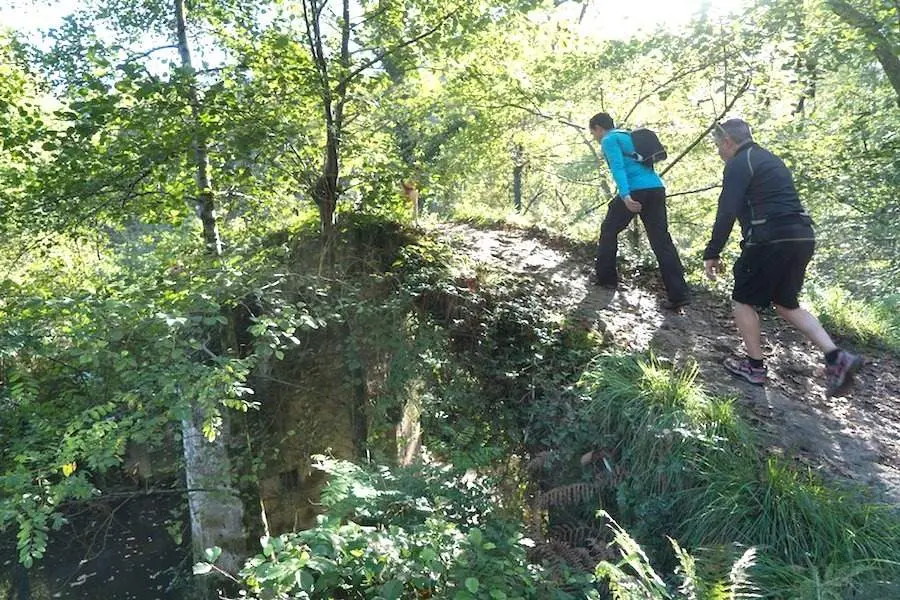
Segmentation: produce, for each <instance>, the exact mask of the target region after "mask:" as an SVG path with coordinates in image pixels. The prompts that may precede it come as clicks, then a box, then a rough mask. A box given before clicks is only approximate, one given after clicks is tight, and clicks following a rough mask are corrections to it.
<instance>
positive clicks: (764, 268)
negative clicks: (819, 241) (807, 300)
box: [731, 240, 816, 308]
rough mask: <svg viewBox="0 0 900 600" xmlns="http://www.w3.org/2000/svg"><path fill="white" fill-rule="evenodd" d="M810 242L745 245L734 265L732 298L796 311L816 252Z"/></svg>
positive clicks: (812, 242)
mask: <svg viewBox="0 0 900 600" xmlns="http://www.w3.org/2000/svg"><path fill="white" fill-rule="evenodd" d="M815 247H816V243H815V242H814V241H813V240H786V241H781V242H771V243H768V244H758V245H747V246H745V247H744V249H743V252H741V256H740V258H738V260H737V262H736V263H734V291H733V292H732V293H731V298H732V300H734V301H735V302H740V303H741V304H749V305H751V306H760V307H767V306H769V304H772V303H774V304H777V305H779V306H783V307H785V308H798V307H799V306H800V303H799V301H798V300H797V298H798V296H799V295H800V288H802V287H803V278H804V277H805V276H806V265H808V264H809V261H810V259H811V258H812V255H813V250H815Z"/></svg>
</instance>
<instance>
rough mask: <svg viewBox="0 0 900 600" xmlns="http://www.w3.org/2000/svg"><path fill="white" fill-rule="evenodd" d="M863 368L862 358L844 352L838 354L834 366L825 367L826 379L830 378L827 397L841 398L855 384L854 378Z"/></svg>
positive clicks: (826, 390)
mask: <svg viewBox="0 0 900 600" xmlns="http://www.w3.org/2000/svg"><path fill="white" fill-rule="evenodd" d="M862 366H863V359H862V357H861V356H857V355H856V354H851V353H849V352H846V351H844V350H841V351H840V352H838V357H837V360H835V361H834V363H833V364H830V365H825V377H827V378H828V386H827V387H826V389H825V395H826V396H840V395H841V394H843V393H844V392H846V391H847V390H848V389H849V388H850V386H851V385H852V384H853V376H854V375H856V373H857V372H859V370H860V369H861V368H862Z"/></svg>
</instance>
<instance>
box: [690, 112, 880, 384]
mask: <svg viewBox="0 0 900 600" xmlns="http://www.w3.org/2000/svg"><path fill="white" fill-rule="evenodd" d="M713 139H714V140H715V142H716V147H717V149H718V151H719V156H720V157H721V158H722V160H724V161H725V173H724V175H723V178H722V193H721V194H720V196H719V207H718V211H717V212H716V222H715V225H713V231H712V238H711V239H710V241H709V244H707V246H706V250H705V251H704V253H703V265H704V267H705V269H706V275H707V277H709V278H710V279H715V277H716V275H717V274H718V273H719V272H720V271H721V262H720V260H719V255H720V253H721V251H722V248H723V247H724V246H725V243H726V242H727V241H728V237H729V235H731V229H732V227H733V226H734V221H735V219H737V220H738V222H739V223H740V225H741V231H742V233H743V236H744V239H743V241H742V242H741V256H740V258H738V260H737V262H736V263H735V264H734V291H733V292H732V295H731V298H732V300H733V301H734V320H735V322H736V323H737V327H738V330H739V331H740V333H741V337H742V338H743V340H744V347H745V349H746V351H747V357H746V358H744V359H741V360H738V359H734V358H728V359H726V360H725V363H724V366H725V368H726V369H727V370H728V371H729V372H731V373H732V374H734V375H737V376H738V377H742V378H744V379H746V380H747V381H749V382H750V383H753V384H757V385H763V384H764V383H765V382H766V366H765V364H764V363H763V354H762V343H761V339H760V327H759V316H758V315H757V313H756V309H755V307H766V306H768V305H769V304H774V305H775V311H776V312H777V313H778V315H779V316H781V317H782V318H783V319H784V320H786V321H787V322H789V323H791V324H792V325H793V326H794V327H796V328H797V329H799V330H800V331H801V332H802V333H803V334H804V335H805V336H806V337H807V338H808V339H809V340H810V341H811V342H813V343H814V344H815V345H816V346H818V347H819V348H820V349H821V350H822V352H824V353H825V363H826V369H825V371H826V374H827V376H828V383H827V388H826V393H827V394H828V395H829V396H835V395H840V394H841V393H842V392H844V391H845V390H846V389H847V388H848V387H849V386H850V384H851V383H852V380H853V376H854V374H855V373H856V372H857V371H859V369H860V367H862V359H861V358H860V357H859V356H856V355H854V354H851V353H849V352H847V351H845V350H841V349H840V348H838V347H837V346H836V345H835V344H834V342H833V341H832V340H831V337H830V336H829V335H828V333H826V332H825V329H823V327H822V325H821V323H819V321H818V319H816V317H814V316H813V315H812V314H811V313H809V312H808V311H807V310H805V309H803V308H801V307H800V304H799V302H798V296H799V294H800V289H801V287H802V286H803V279H804V277H805V275H806V265H807V264H808V263H809V261H810V259H811V258H812V255H813V250H814V248H815V244H816V242H815V234H814V232H813V228H812V219H810V218H809V215H808V214H807V213H806V210H805V209H804V208H803V205H802V204H801V203H800V198H799V196H798V195H797V190H796V188H795V187H794V180H793V177H792V175H791V172H790V170H789V169H788V168H787V167H786V166H785V164H784V163H783V162H782V161H781V159H780V158H778V157H777V156H775V155H774V154H772V153H771V152H769V151H768V150H766V149H764V148H762V147H760V146H759V144H757V143H756V142H754V141H753V138H752V136H751V133H750V126H749V125H747V123H746V122H744V121H742V120H741V119H730V120H728V121H725V122H724V123H722V124H720V125H717V126H716V128H715V130H714V131H713Z"/></svg>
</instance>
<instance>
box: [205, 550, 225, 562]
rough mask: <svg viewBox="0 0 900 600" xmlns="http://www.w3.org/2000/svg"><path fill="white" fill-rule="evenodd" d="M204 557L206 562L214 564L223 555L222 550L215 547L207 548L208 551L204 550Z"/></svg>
mask: <svg viewBox="0 0 900 600" xmlns="http://www.w3.org/2000/svg"><path fill="white" fill-rule="evenodd" d="M203 555H204V556H205V557H206V560H208V561H209V562H211V563H214V562H216V560H217V559H218V558H219V556H221V555H222V549H221V548H219V547H218V546H213V547H212V548H207V549H206V550H204V551H203Z"/></svg>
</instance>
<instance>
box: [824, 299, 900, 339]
mask: <svg viewBox="0 0 900 600" xmlns="http://www.w3.org/2000/svg"><path fill="white" fill-rule="evenodd" d="M809 297H810V300H811V301H812V304H813V310H814V311H815V312H816V313H817V314H818V316H819V319H820V320H821V321H822V324H823V325H824V326H825V328H826V329H828V330H829V331H832V332H834V333H836V334H837V335H839V336H842V337H845V338H847V339H849V340H852V341H854V342H856V343H859V344H865V345H869V346H876V347H882V348H886V349H889V350H892V351H893V352H900V316H898V311H897V308H896V307H894V308H893V310H892V309H891V307H889V306H887V305H881V304H873V303H871V302H867V301H863V300H859V299H856V298H854V297H853V296H852V295H851V294H850V292H848V291H847V290H844V289H842V288H840V287H829V288H814V289H812V290H811V291H810V294H809Z"/></svg>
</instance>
